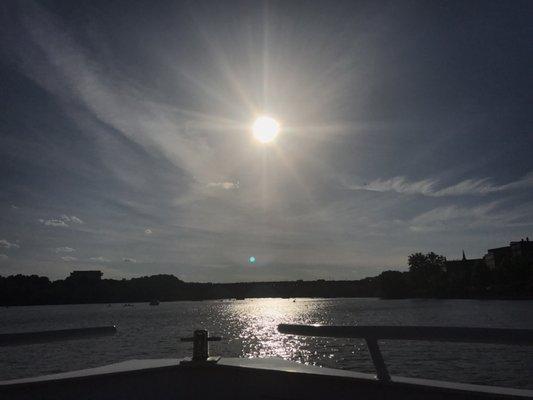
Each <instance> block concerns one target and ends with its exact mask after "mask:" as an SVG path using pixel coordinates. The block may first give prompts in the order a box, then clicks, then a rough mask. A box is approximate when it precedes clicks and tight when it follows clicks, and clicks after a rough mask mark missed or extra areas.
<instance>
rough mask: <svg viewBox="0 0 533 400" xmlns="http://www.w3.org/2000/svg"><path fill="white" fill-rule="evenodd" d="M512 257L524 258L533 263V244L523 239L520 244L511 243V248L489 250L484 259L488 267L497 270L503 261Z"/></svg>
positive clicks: (527, 239)
mask: <svg viewBox="0 0 533 400" xmlns="http://www.w3.org/2000/svg"><path fill="white" fill-rule="evenodd" d="M511 257H522V258H525V259H526V260H528V261H533V242H530V241H529V238H526V240H524V239H521V240H520V241H519V242H511V243H509V246H506V247H497V248H495V249H488V250H487V254H486V255H485V257H484V260H485V263H486V264H487V267H489V268H490V269H495V268H496V267H497V266H499V265H500V264H501V263H502V261H503V260H505V259H510V258H511Z"/></svg>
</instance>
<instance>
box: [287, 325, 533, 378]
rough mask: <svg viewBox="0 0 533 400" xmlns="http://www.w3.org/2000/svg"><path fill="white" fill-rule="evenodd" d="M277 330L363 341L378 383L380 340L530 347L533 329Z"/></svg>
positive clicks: (382, 370)
mask: <svg viewBox="0 0 533 400" xmlns="http://www.w3.org/2000/svg"><path fill="white" fill-rule="evenodd" d="M278 331H279V332H281V333H286V334H289V335H301V336H321V337H332V338H353V339H364V340H365V341H366V344H367V347H368V351H369V352H370V356H371V357H372V362H373V363H374V368H376V376H377V379H378V380H380V381H382V382H389V381H390V380H391V378H390V375H389V371H388V370H387V365H386V364H385V361H384V359H383V355H382V354H381V351H380V349H379V344H378V340H382V339H384V340H423V341H440V342H463V343H491V344H512V345H533V329H503V328H502V329H500V328H463V327H438V326H327V325H290V324H280V325H278Z"/></svg>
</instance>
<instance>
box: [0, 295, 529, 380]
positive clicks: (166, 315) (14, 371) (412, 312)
mask: <svg viewBox="0 0 533 400" xmlns="http://www.w3.org/2000/svg"><path fill="white" fill-rule="evenodd" d="M280 323H305V324H316V323H319V324H335V325H365V324H367V325H431V326H467V327H490V328H528V329H533V301H486V300H484V301H477V300H380V299H296V300H295V301H294V300H292V299H247V300H233V301H231V300H218V301H196V302H169V303H161V304H160V305H159V306H157V307H154V306H149V305H148V304H144V303H143V304H141V303H135V304H134V306H133V307H123V305H122V304H113V305H111V306H107V305H106V304H86V305H61V306H32V307H9V308H1V309H0V333H6V332H22V331H33V330H47V329H63V328H78V327H89V326H101V325H116V326H117V328H118V333H117V334H116V335H115V336H111V337H101V338H92V339H83V340H75V341H66V342H56V343H47V344H34V345H24V346H18V347H4V348H2V349H1V350H0V352H1V355H2V356H1V357H0V380H3V379H11V378H18V377H29V376H36V375H42V374H49V373H55V372H62V371H68V370H76V369H83V368H88V367H95V366H99V365H104V364H109V363H113V362H119V361H124V360H128V359H134V358H137V359H142V358H182V357H188V356H190V355H191V353H192V344H191V343H182V342H180V341H179V338H180V337H186V336H191V334H192V331H193V330H194V329H198V328H205V329H208V330H209V331H210V333H211V334H213V335H220V336H222V337H223V338H224V339H223V341H222V342H219V343H213V344H212V345H211V353H212V354H214V355H221V356H228V357H281V358H284V359H287V360H293V361H298V362H301V363H306V364H314V365H321V366H327V367H333V368H344V369H350V370H355V371H360V372H370V373H373V372H374V370H373V367H372V362H371V360H370V356H369V354H368V352H367V349H366V347H365V345H364V342H363V341H362V340H357V339H328V338H309V337H294V336H287V335H282V334H279V333H278V332H277V330H276V327H277V325H278V324H280ZM381 348H382V351H383V354H384V357H385V360H386V362H387V365H388V366H389V369H390V372H391V374H395V375H403V376H411V377H420V378H430V379H439V380H449V381H458V382H467V383H478V384H490V385H496V386H510V387H519V388H528V389H533V347H531V346H530V347H526V346H505V345H473V344H463V343H429V342H408V341H384V342H383V343H382V344H381Z"/></svg>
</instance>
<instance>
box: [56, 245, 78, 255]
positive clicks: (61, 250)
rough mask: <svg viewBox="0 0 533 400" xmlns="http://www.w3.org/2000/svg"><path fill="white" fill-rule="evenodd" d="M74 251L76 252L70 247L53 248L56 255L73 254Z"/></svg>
mask: <svg viewBox="0 0 533 400" xmlns="http://www.w3.org/2000/svg"><path fill="white" fill-rule="evenodd" d="M75 251H76V249H74V248H72V247H68V246H63V247H56V248H55V252H56V253H73V252H75Z"/></svg>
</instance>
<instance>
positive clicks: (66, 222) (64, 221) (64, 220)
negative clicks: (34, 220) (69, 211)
mask: <svg viewBox="0 0 533 400" xmlns="http://www.w3.org/2000/svg"><path fill="white" fill-rule="evenodd" d="M39 222H40V223H41V224H43V225H46V226H55V227H61V228H68V227H69V226H70V225H72V224H76V225H80V224H83V221H82V220H81V219H80V218H78V217H76V216H75V215H70V216H69V215H66V214H63V215H61V216H60V217H58V218H51V219H42V218H41V219H39Z"/></svg>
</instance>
